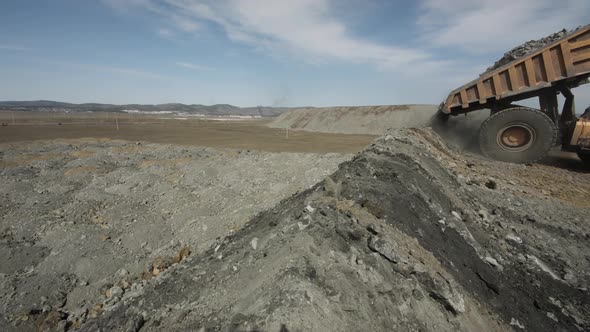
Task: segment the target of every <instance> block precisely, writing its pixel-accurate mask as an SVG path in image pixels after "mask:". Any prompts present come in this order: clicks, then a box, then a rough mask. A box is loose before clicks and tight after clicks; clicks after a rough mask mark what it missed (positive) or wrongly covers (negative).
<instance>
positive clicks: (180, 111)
mask: <svg viewBox="0 0 590 332" xmlns="http://www.w3.org/2000/svg"><path fill="white" fill-rule="evenodd" d="M0 110H11V111H48V112H127V113H148V114H149V113H154V114H158V113H160V114H161V113H164V114H177V115H204V116H231V115H238V116H255V117H273V116H278V115H280V114H281V113H283V112H285V111H288V110H289V108H284V107H266V106H257V107H237V106H233V105H228V104H216V105H209V106H208V105H200V104H192V105H186V104H180V103H169V104H157V105H143V104H126V105H114V104H98V103H85V104H71V103H63V102H56V101H49V100H36V101H2V102H0Z"/></svg>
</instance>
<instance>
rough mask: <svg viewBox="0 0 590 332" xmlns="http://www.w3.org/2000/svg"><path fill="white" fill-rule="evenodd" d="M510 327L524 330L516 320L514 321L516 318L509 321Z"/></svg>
mask: <svg viewBox="0 0 590 332" xmlns="http://www.w3.org/2000/svg"><path fill="white" fill-rule="evenodd" d="M510 325H512V326H515V327H518V328H519V329H521V330H524V329H525V327H524V325H522V324H521V323H520V322H519V321H518V319H516V318H512V319H511V320H510Z"/></svg>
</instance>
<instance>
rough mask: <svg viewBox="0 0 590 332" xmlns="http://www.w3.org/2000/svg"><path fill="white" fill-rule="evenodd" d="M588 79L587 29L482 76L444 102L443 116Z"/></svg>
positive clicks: (589, 32) (589, 42)
mask: <svg viewBox="0 0 590 332" xmlns="http://www.w3.org/2000/svg"><path fill="white" fill-rule="evenodd" d="M589 76H590V25H587V26H585V27H584V28H581V29H579V30H578V31H576V32H574V33H572V34H570V35H567V36H565V37H564V38H562V39H560V40H558V41H556V42H554V43H552V44H549V45H547V46H545V47H543V48H541V49H540V50H538V51H535V52H533V53H531V54H529V55H526V56H524V57H522V58H520V59H517V60H514V61H512V62H510V63H508V64H507V65H504V66H502V67H500V68H498V69H495V70H492V71H490V72H486V73H484V74H482V75H481V76H480V77H479V78H478V79H476V80H473V81H471V82H469V83H467V84H465V85H463V86H461V87H459V88H457V89H455V90H453V91H452V92H451V93H450V94H449V96H448V98H447V99H446V101H445V103H444V105H443V107H442V108H441V111H442V112H443V113H448V114H451V113H466V112H470V111H475V110H478V109H482V108H492V107H493V106H494V105H495V104H497V103H499V102H503V103H510V102H513V101H517V100H521V99H527V98H530V97H534V96H535V95H537V94H539V93H540V92H541V90H543V89H546V88H551V87H555V86H557V85H559V84H563V83H570V84H571V83H573V84H574V85H576V83H578V84H579V83H581V82H583V81H584V80H585V79H587V78H588V77H589Z"/></svg>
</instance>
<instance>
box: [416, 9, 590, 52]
mask: <svg viewBox="0 0 590 332" xmlns="http://www.w3.org/2000/svg"><path fill="white" fill-rule="evenodd" d="M421 7H422V13H423V14H422V16H420V17H419V18H418V21H417V22H418V26H419V27H420V28H421V29H422V31H423V32H424V42H426V43H429V44H431V45H434V46H438V47H446V48H460V49H462V50H466V51H468V52H471V53H490V52H493V53H500V54H501V53H502V52H504V51H507V50H508V49H510V48H512V47H514V46H516V45H519V44H521V43H523V42H524V41H527V40H531V39H537V38H541V37H543V36H545V35H548V34H550V33H553V32H555V31H557V30H560V29H562V28H570V29H571V28H574V27H576V26H577V25H582V24H588V23H590V22H588V18H589V16H588V13H590V1H588V0H560V1H554V0H424V1H423V2H422V3H421Z"/></svg>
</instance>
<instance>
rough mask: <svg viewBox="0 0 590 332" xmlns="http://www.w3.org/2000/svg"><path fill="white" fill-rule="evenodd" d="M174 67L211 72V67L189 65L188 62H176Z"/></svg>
mask: <svg viewBox="0 0 590 332" xmlns="http://www.w3.org/2000/svg"><path fill="white" fill-rule="evenodd" d="M176 65H177V66H180V67H183V68H187V69H192V70H213V68H212V67H208V66H203V65H196V64H194V63H190V62H177V63H176Z"/></svg>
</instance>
